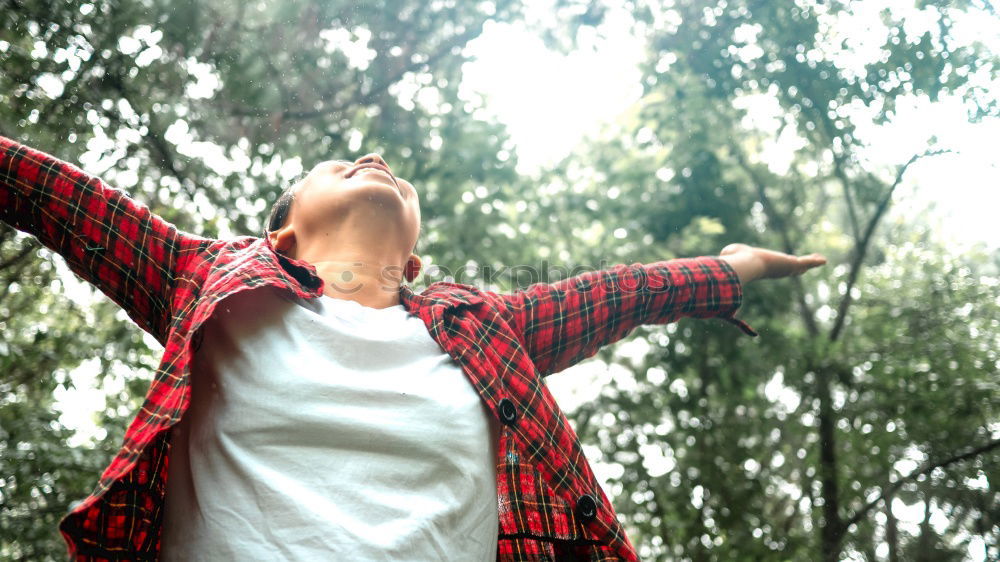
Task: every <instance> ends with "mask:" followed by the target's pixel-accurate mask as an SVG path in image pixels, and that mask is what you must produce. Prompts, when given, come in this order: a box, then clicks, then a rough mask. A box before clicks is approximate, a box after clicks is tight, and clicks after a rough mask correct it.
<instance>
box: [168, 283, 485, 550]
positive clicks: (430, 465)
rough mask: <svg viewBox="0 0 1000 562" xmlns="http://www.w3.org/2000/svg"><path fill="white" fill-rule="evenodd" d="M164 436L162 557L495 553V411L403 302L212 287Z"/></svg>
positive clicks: (267, 289)
mask: <svg viewBox="0 0 1000 562" xmlns="http://www.w3.org/2000/svg"><path fill="white" fill-rule="evenodd" d="M204 329H205V332H204V336H205V339H204V343H203V345H202V347H201V348H200V350H199V351H198V353H197V354H196V355H195V357H194V363H193V365H192V396H191V404H190V407H189V409H188V410H187V412H186V413H185V416H184V419H183V420H182V421H181V422H180V423H179V424H178V425H177V426H175V428H174V430H173V431H174V433H173V434H172V437H171V451H170V465H169V467H168V470H169V473H168V482H167V496H166V507H165V519H164V528H163V536H162V543H161V547H162V556H163V559H164V560H185V561H189V560H237V559H238V560H275V559H286V560H462V561H468V560H484V561H486V560H495V559H496V545H497V532H498V530H497V527H498V517H497V497H496V480H495V479H496V473H495V465H494V459H495V456H494V452H495V448H496V431H497V426H496V424H495V421H494V420H493V418H492V416H491V415H490V414H489V413H488V411H487V410H486V408H485V406H484V405H483V403H482V402H481V400H480V398H479V395H478V394H477V393H476V391H475V389H474V388H473V387H472V385H471V383H470V382H469V380H468V379H467V378H466V377H465V375H464V374H463V373H462V371H461V369H460V368H459V367H458V365H457V364H456V363H455V362H454V361H453V360H452V359H451V358H450V357H449V356H448V355H447V354H446V353H445V352H444V351H443V350H442V349H441V348H440V346H438V344H437V343H436V342H434V340H433V339H431V337H430V334H429V333H428V331H427V328H426V326H425V325H424V323H423V322H422V321H421V320H420V319H419V318H416V317H414V316H410V315H409V314H408V313H407V312H406V311H405V309H403V307H402V305H397V306H394V307H390V308H385V309H373V308H368V307H364V306H362V305H360V304H358V303H356V302H354V301H345V300H338V299H334V298H331V297H327V296H322V297H319V298H316V299H308V300H307V299H299V298H297V297H294V296H291V295H286V293H283V292H281V291H279V290H278V289H274V288H271V287H265V288H261V289H254V290H246V291H243V292H241V293H238V294H236V295H234V296H232V297H230V298H228V299H226V300H224V301H222V302H220V303H219V304H218V306H217V308H216V309H215V313H214V314H213V316H212V318H211V319H209V320H208V321H207V323H206V324H205V327H204Z"/></svg>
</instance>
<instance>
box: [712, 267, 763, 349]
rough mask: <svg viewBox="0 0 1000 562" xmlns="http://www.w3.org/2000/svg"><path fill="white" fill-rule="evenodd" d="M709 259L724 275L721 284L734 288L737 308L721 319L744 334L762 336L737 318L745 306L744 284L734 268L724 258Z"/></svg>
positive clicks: (725, 313) (723, 315) (734, 299)
mask: <svg viewBox="0 0 1000 562" xmlns="http://www.w3.org/2000/svg"><path fill="white" fill-rule="evenodd" d="M707 259H710V260H712V261H714V262H716V263H717V264H718V269H719V271H720V272H721V273H722V275H723V279H722V280H720V282H721V283H723V284H724V285H727V286H729V287H732V288H733V291H734V294H733V302H734V303H735V304H736V306H734V307H733V308H732V310H731V311H727V312H724V313H723V314H722V315H721V316H719V317H720V318H722V319H723V320H725V321H726V322H729V323H730V324H733V325H735V326H736V327H737V328H739V329H740V330H742V331H743V333H744V334H746V335H748V336H751V337H755V338H756V337H757V336H759V335H760V334H758V333H757V331H756V330H754V329H753V328H751V327H750V325H749V324H747V323H746V322H744V321H743V320H740V319H739V318H736V311H737V310H739V308H740V306H741V305H742V304H743V284H742V283H741V282H740V277H739V275H737V274H736V270H735V269H733V266H732V265H731V264H730V263H729V262H728V261H726V260H724V259H722V258H719V257H715V256H711V257H707Z"/></svg>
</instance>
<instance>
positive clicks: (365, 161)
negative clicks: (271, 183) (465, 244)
mask: <svg viewBox="0 0 1000 562" xmlns="http://www.w3.org/2000/svg"><path fill="white" fill-rule="evenodd" d="M348 217H353V218H354V219H355V221H356V222H357V223H358V224H361V225H363V227H364V228H368V227H370V228H371V229H372V232H373V234H376V233H377V235H378V236H379V238H380V239H385V238H386V237H391V238H393V239H395V241H396V242H398V244H399V245H400V247H401V248H404V249H405V250H406V251H409V250H411V249H412V248H413V246H414V245H416V242H417V237H418V236H419V234H420V201H419V198H418V196H417V191H416V189H415V188H414V187H413V185H411V184H410V183H409V182H408V181H406V180H404V179H402V178H398V177H396V176H395V175H394V174H393V173H392V170H391V169H390V168H389V165H388V164H387V163H386V162H385V160H383V159H382V157H381V156H379V155H377V154H369V155H366V156H363V157H361V158H359V159H357V160H355V161H354V162H347V161H343V160H330V161H327V162H323V163H321V164H318V165H317V166H316V167H314V168H313V169H312V170H311V171H310V172H309V174H308V175H307V176H306V177H305V178H304V179H303V180H302V181H301V183H300V184H299V186H298V187H297V188H296V190H295V199H294V202H293V204H292V209H291V216H290V217H289V219H288V220H289V221H294V223H295V228H296V231H297V233H298V235H299V236H303V235H304V236H309V235H311V234H318V233H322V232H324V230H325V229H327V228H328V227H329V225H330V224H332V223H336V222H337V221H339V220H345V219H346V218H348ZM358 217H362V220H360V221H358V220H357V219H358Z"/></svg>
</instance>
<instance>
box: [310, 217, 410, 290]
mask: <svg viewBox="0 0 1000 562" xmlns="http://www.w3.org/2000/svg"><path fill="white" fill-rule="evenodd" d="M340 234H347V233H330V236H323V239H324V240H337V244H336V246H335V247H331V245H330V244H324V245H302V244H301V243H300V244H299V247H298V248H296V250H297V251H296V252H295V254H296V255H295V258H296V259H300V260H303V261H306V262H309V263H310V264H312V265H313V267H315V268H316V273H317V275H319V277H320V278H321V279H322V280H323V284H324V288H323V294H325V295H327V296H330V297H333V298H335V299H344V300H352V301H355V302H357V303H359V304H361V305H363V306H367V307H370V308H388V307H390V306H395V305H397V304H399V302H400V301H399V287H400V284H401V283H402V281H403V266H404V265H405V264H406V259H407V258H408V257H409V253H405V254H403V253H401V252H400V251H399V249H398V247H395V248H390V247H388V246H385V245H380V244H379V243H378V241H380V238H379V237H371V238H368V239H367V240H362V239H360V238H358V237H349V236H345V237H341V236H339V235H340ZM381 240H385V238H381Z"/></svg>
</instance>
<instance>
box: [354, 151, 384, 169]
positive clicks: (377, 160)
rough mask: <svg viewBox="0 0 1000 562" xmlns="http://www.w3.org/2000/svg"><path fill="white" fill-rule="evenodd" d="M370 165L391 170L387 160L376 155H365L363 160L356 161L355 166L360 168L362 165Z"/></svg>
mask: <svg viewBox="0 0 1000 562" xmlns="http://www.w3.org/2000/svg"><path fill="white" fill-rule="evenodd" d="M369 163H371V164H379V165H380V166H385V167H386V169H388V168H389V165H388V164H386V163H385V160H383V159H382V156H380V155H378V154H375V153H371V154H365V155H364V156H362V157H361V158H358V159H357V160H355V161H354V165H355V166H360V165H362V164H369Z"/></svg>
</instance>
